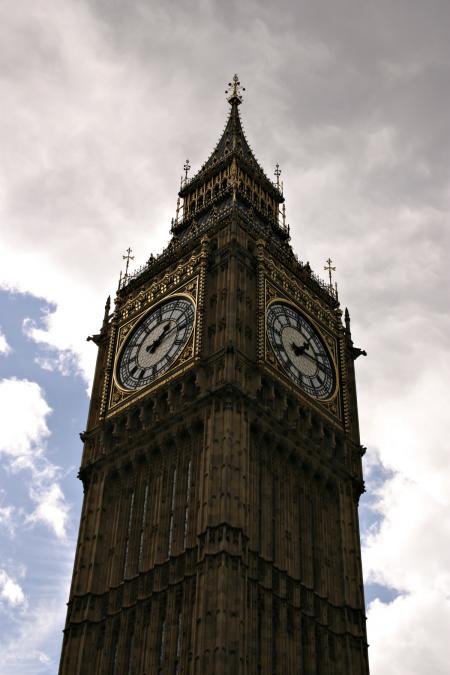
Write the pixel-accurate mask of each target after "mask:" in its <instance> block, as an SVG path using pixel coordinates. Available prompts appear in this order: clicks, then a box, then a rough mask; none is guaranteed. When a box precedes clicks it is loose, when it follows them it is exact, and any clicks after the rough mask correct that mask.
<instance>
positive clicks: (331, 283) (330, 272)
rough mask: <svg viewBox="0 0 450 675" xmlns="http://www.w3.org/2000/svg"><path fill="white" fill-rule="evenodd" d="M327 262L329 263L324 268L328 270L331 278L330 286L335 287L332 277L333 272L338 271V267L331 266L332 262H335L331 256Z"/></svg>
mask: <svg viewBox="0 0 450 675" xmlns="http://www.w3.org/2000/svg"><path fill="white" fill-rule="evenodd" d="M326 262H327V263H328V265H325V267H324V268H323V269H324V270H326V271H327V272H328V276H329V278H330V288H332V287H333V279H332V276H331V274H332V272H336V268H335V267H331V263H332V262H333V261H332V260H331V258H328V260H327V261H326Z"/></svg>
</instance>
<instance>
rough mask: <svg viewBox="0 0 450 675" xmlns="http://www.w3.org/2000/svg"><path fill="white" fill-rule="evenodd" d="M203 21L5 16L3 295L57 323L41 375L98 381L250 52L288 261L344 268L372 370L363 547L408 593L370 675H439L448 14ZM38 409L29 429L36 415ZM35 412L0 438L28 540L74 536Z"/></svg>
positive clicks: (167, 15)
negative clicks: (116, 299)
mask: <svg viewBox="0 0 450 675" xmlns="http://www.w3.org/2000/svg"><path fill="white" fill-rule="evenodd" d="M191 5H192V3H191V4H190V5H189V7H187V6H186V7H185V6H184V3H182V2H181V3H179V7H177V12H175V13H174V12H173V8H172V7H170V6H169V5H168V4H166V5H163V4H159V5H158V3H156V2H153V1H152V0H149V1H148V2H147V3H146V4H145V6H144V5H143V3H142V2H133V1H131V2H129V3H126V5H125V4H122V5H120V3H119V4H118V3H116V4H115V5H114V7H113V6H112V5H110V6H109V7H108V8H107V4H105V3H100V2H99V3H95V2H93V1H92V2H87V3H75V2H72V1H69V0H61V2H58V3H57V4H55V3H54V2H52V1H51V0H42V2H40V3H29V6H27V11H26V12H23V11H22V8H21V6H20V3H16V4H15V5H13V6H8V7H7V8H6V4H4V7H2V8H1V9H0V12H1V13H2V14H1V15H0V18H1V20H2V26H4V30H3V34H4V38H5V39H4V40H2V45H1V47H0V49H2V50H3V52H2V54H1V55H0V56H1V57H2V58H1V59H0V60H1V61H2V63H3V64H4V65H6V68H5V70H4V74H3V76H2V78H1V80H0V83H1V87H2V102H3V108H2V121H1V122H0V138H1V140H2V160H1V161H2V164H1V166H0V191H1V193H2V195H4V200H3V201H2V204H1V205H0V224H1V225H2V226H3V227H4V232H3V235H2V236H3V242H2V247H1V248H0V274H1V276H2V278H1V280H0V284H1V285H3V286H4V287H7V288H17V289H20V290H21V291H25V292H31V293H33V294H34V295H35V296H37V297H42V298H45V299H46V300H48V301H50V302H53V303H55V309H54V311H52V312H50V313H49V314H48V315H47V316H46V317H45V320H44V322H43V326H42V327H39V328H37V327H36V326H32V325H28V329H29V331H28V336H29V337H30V339H32V340H35V341H37V342H39V343H40V345H41V347H42V346H43V345H48V346H49V348H50V349H49V352H48V354H47V353H46V354H45V355H44V356H41V357H40V361H39V364H40V365H41V367H42V368H44V369H47V370H53V371H57V372H61V373H63V372H64V373H73V372H74V370H75V364H74V362H73V361H72V360H71V355H72V354H75V355H77V356H79V359H80V361H79V365H80V368H81V369H82V371H83V373H84V375H85V377H86V379H89V377H91V376H92V372H93V362H94V358H95V351H96V350H95V347H94V346H93V345H92V344H91V343H89V344H87V343H86V342H85V338H86V336H87V335H88V334H91V333H93V332H96V331H97V330H98V328H99V325H100V323H101V319H102V308H103V304H104V300H105V297H106V295H108V294H109V293H110V292H111V290H112V291H114V288H115V283H116V280H117V276H118V270H119V267H120V264H121V262H122V260H121V254H122V251H124V250H125V249H126V248H127V247H128V245H130V244H131V246H132V248H133V249H134V252H135V254H136V261H135V262H136V264H137V265H140V264H141V263H143V262H144V261H145V260H146V258H147V257H148V255H149V253H150V252H153V253H156V252H158V250H160V249H161V247H162V246H163V243H164V241H165V240H166V239H167V237H168V230H169V222H170V218H171V216H172V215H173V211H174V206H175V199H176V188H177V185H178V178H179V172H180V171H179V168H181V166H182V164H183V161H184V159H185V157H188V156H189V157H190V158H191V163H192V165H193V167H194V170H195V167H196V166H199V165H200V164H201V162H202V161H203V160H204V159H205V158H206V156H207V154H208V152H209V151H210V150H211V149H212V147H213V146H214V142H215V141H216V139H217V136H218V133H219V129H220V128H221V127H222V126H223V121H224V117H225V114H226V104H225V102H224V101H223V87H222V84H221V82H223V83H226V82H227V81H228V80H229V78H230V75H231V74H232V72H230V71H229V54H230V53H233V54H237V55H238V59H237V61H238V63H237V65H236V67H237V68H238V71H239V74H240V76H241V79H242V81H243V83H244V84H245V86H247V92H246V96H245V104H244V106H243V107H242V109H243V118H244V125H245V127H246V130H247V132H248V137H249V140H250V141H251V143H252V145H253V146H254V147H255V150H256V153H257V155H259V156H260V158H261V161H262V163H263V164H264V165H265V166H266V167H267V169H268V173H269V172H270V166H271V164H273V165H274V164H275V162H276V161H280V163H281V164H282V169H283V176H282V178H283V179H284V185H285V195H286V198H287V209H288V215H289V221H290V224H291V228H292V232H293V238H294V248H295V250H296V252H297V253H298V254H299V257H300V258H301V259H304V260H306V259H309V260H310V261H311V264H312V267H313V269H314V270H315V271H318V272H320V271H321V270H322V267H323V264H324V261H325V260H326V258H327V257H328V256H329V255H331V257H332V258H333V260H334V261H335V263H336V264H337V268H338V270H337V280H338V284H339V287H340V293H341V297H342V299H343V301H344V302H345V303H346V304H347V303H348V304H349V305H350V309H351V312H352V326H353V334H354V338H355V341H356V342H357V344H358V343H359V342H360V341H361V346H362V347H364V348H366V349H367V351H368V353H369V358H368V359H367V361H365V362H364V363H361V362H362V359H361V360H359V361H358V364H357V369H358V380H357V381H358V391H359V394H360V418H361V429H362V439H363V442H364V443H365V444H366V445H368V447H369V451H368V452H369V456H370V453H371V452H372V453H374V452H375V451H376V452H377V453H378V454H377V457H379V461H380V462H381V463H382V465H383V466H384V467H386V468H387V469H388V470H389V472H391V477H390V478H389V479H388V480H387V482H386V483H385V484H384V485H383V486H379V488H377V489H378V493H377V496H376V504H375V507H374V508H375V509H376V510H377V515H378V516H379V517H380V518H381V521H382V522H381V525H380V527H379V529H377V530H375V531H373V532H371V533H370V536H369V537H368V538H367V539H366V548H365V569H366V571H367V574H368V576H369V578H371V579H377V580H379V581H381V582H382V583H385V584H388V585H392V586H394V587H396V588H399V589H401V590H402V593H403V595H402V596H401V597H400V598H398V599H397V600H396V601H394V602H393V603H390V604H386V605H383V604H381V603H375V604H374V605H372V607H371V609H370V611H369V642H370V643H371V658H372V674H373V675H386V673H389V675H391V673H394V672H395V673H396V671H395V668H397V669H399V668H401V675H403V673H404V672H407V668H406V666H404V664H406V663H407V664H408V665H410V672H411V673H415V672H417V673H421V674H422V673H425V672H433V673H434V674H437V675H441V673H445V672H446V670H445V669H444V668H443V667H442V664H441V662H440V661H439V662H436V660H433V658H432V657H430V654H429V652H428V651H427V649H428V648H427V645H428V644H435V642H434V638H435V635H438V636H440V635H441V633H440V630H436V628H435V627H433V623H434V621H433V622H432V619H433V611H435V612H436V616H438V617H441V618H442V621H443V624H442V625H448V621H447V622H445V621H444V619H445V617H446V604H445V597H446V596H445V594H446V593H447V592H448V573H447V571H446V570H447V569H448V562H449V561H448V553H447V550H446V549H445V550H444V547H441V549H439V543H440V542H442V541H445V538H447V537H448V516H447V512H448V497H447V485H448V484H449V479H450V477H449V474H448V469H447V467H446V461H445V460H446V457H447V452H448V451H447V447H446V442H445V438H446V437H448V435H449V434H448V423H447V419H446V417H447V413H446V404H445V401H446V399H447V398H448V396H447V382H448V380H449V377H450V373H449V372H448V367H447V366H446V363H448V356H449V354H448V335H449V334H450V326H449V319H448V288H449V285H450V282H449V270H450V267H449V266H448V265H447V260H446V256H447V252H448V250H449V240H448V237H449V235H448V227H447V223H448V221H449V214H450V208H449V196H450V194H449V190H448V185H449V183H450V181H449V172H448V158H447V155H448V142H447V139H448V138H449V136H450V132H449V128H448V124H449V118H448V115H447V113H446V111H447V110H448V107H449V105H448V92H449V89H448V87H446V86H445V85H446V81H447V79H448V63H449V59H448V35H447V32H448V31H446V27H447V26H448V8H449V7H450V6H449V5H448V3H447V5H446V4H445V3H440V5H439V7H438V6H437V5H436V6H435V7H433V10H434V11H433V12H430V11H429V9H428V7H427V6H426V4H425V3H419V2H418V1H417V0H416V1H415V2H413V3H411V2H404V1H401V2H399V3H394V4H392V3H390V4H389V3H384V5H383V6H382V7H381V9H377V8H375V9H371V11H369V12H360V11H359V7H358V3H356V2H355V3H351V2H350V3H347V5H346V11H345V16H346V21H345V22H340V21H336V18H335V15H334V14H332V13H330V11H329V6H328V4H327V3H323V2H321V1H320V0H317V2H315V3H307V2H303V0H300V1H299V2H297V3H293V2H292V3H288V5H287V8H288V10H289V11H286V12H282V13H280V12H277V11H276V8H275V5H273V4H272V5H270V3H268V2H259V3H256V2H252V1H250V0H249V2H246V3H231V8H232V9H231V10H230V9H229V7H228V6H227V7H226V9H225V4H224V3H218V2H214V1H213V0H203V1H202V2H201V3H199V4H198V8H197V9H196V8H193V7H192V6H191ZM336 15H338V14H336ZM405 16H408V21H407V22H405V20H404V17H405ZM280 44H283V49H280ZM205 53H206V54H208V60H207V62H206V61H205V58H204V55H205ZM180 54H182V57H180ZM417 64H420V65H417ZM233 68H234V66H233ZM52 348H53V349H52ZM30 384H32V383H30ZM23 391H24V393H25V394H26V396H25V403H26V402H27V400H28V399H27V396H28V398H29V399H30V400H29V404H27V405H26V406H25V409H26V410H27V409H28V408H32V407H33V406H32V405H31V403H32V401H31V399H33V396H32V394H31V392H30V391H29V390H27V389H26V387H24V388H23ZM33 401H34V403H33V405H35V406H36V408H35V409H34V412H33V410H30V412H29V415H28V416H27V415H26V416H25V421H26V425H28V422H27V417H29V418H30V420H31V421H30V422H29V424H30V428H29V430H28V431H27V430H26V429H22V428H21V426H20V424H21V417H20V416H19V414H18V412H17V411H16V412H14V411H12V413H11V414H12V417H13V422H11V425H9V421H8V420H7V424H6V430H5V432H4V433H3V432H2V430H1V429H0V435H1V436H3V437H5V434H6V433H7V432H8V427H9V426H11V428H10V441H11V442H9V441H8V439H6V441H5V442H4V444H3V445H1V438H0V448H3V450H2V452H3V457H4V459H5V461H6V460H7V461H8V462H9V467H10V469H11V470H15V471H19V470H20V471H30V472H31V473H30V475H33V477H34V478H35V480H39V481H40V483H39V484H38V485H39V490H38V491H36V492H35V493H33V494H34V497H35V498H36V502H35V503H34V507H33V508H34V510H33V517H34V522H38V521H39V522H45V523H46V524H47V526H50V527H51V528H52V531H54V532H55V533H56V534H58V533H59V535H61V533H62V532H63V530H64V527H65V525H66V520H65V518H66V516H67V512H66V511H65V510H64V509H65V502H64V501H63V499H62V498H61V494H60V492H59V488H58V485H59V484H58V475H59V474H58V469H57V467H55V466H54V465H53V464H50V463H49V462H48V461H47V460H45V443H46V441H47V440H48V427H47V419H48V415H49V410H47V412H46V407H45V406H47V404H46V403H45V401H44V404H45V405H44V404H42V402H40V403H39V402H38V400H37V399H33ZM27 406H28V408H27ZM47 408H48V406H47ZM19 409H20V406H19V407H18V410H19ZM33 420H34V421H33ZM374 463H376V462H374ZM369 478H370V476H369ZM369 487H370V481H369ZM39 500H40V501H39ZM5 508H8V507H5ZM425 544H426V545H425ZM421 584H422V585H423V588H424V589H425V590H424V593H421V590H420V589H421ZM426 596H427V597H428V599H429V602H428V601H427V597H426ZM409 613H411V614H410V615H409ZM419 616H421V619H422V620H421V621H420V622H419V620H417V622H415V620H416V617H419ZM388 629H389V630H390V633H389V635H387V631H388ZM412 635H414V637H413V638H412V637H411V636H412ZM404 639H405V644H407V643H408V642H409V644H413V643H414V650H413V649H411V652H410V653H411V654H413V653H414V654H415V656H416V662H415V663H414V664H412V663H411V659H410V660H408V655H407V654H406V652H405V650H406V647H405V649H403V646H402V645H403V641H404ZM27 644H28V643H27ZM438 649H439V648H438V647H436V650H435V655H434V659H437V658H438V655H437V651H438ZM30 650H31V648H30ZM36 650H37V651H39V649H38V647H36ZM15 651H16V653H17V649H16V650H15ZM36 653H37V652H36ZM442 653H445V654H446V652H445V650H442ZM10 658H11V659H12V660H11V663H13V659H14V650H12V651H11V657H10ZM396 664H397V665H396ZM430 664H432V667H431V666H430V667H429V665H430ZM414 669H415V670H414ZM447 670H448V668H447ZM10 672H17V667H15V666H14V665H11V671H10ZM396 675H397V673H396Z"/></svg>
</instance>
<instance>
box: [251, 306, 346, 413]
mask: <svg viewBox="0 0 450 675" xmlns="http://www.w3.org/2000/svg"><path fill="white" fill-rule="evenodd" d="M276 303H278V304H282V305H288V306H289V307H292V309H294V310H295V311H296V312H298V314H300V315H302V316H304V317H305V319H306V320H307V321H308V322H309V323H310V324H311V326H312V328H313V329H314V330H315V332H316V333H317V335H318V337H319V339H320V340H321V341H322V343H323V344H324V345H325V349H326V352H327V356H328V357H329V359H330V361H331V364H332V366H333V369H334V378H333V379H334V387H333V392H332V394H331V396H327V398H317V397H315V396H312V395H311V394H308V392H306V391H304V390H303V389H302V388H301V387H300V386H299V385H297V384H296V383H295V382H294V385H295V386H296V387H297V388H298V389H300V391H301V392H302V393H304V394H306V395H307V396H309V398H311V399H312V400H313V401H315V402H317V403H324V404H327V403H329V402H330V401H332V400H333V399H335V398H336V396H337V395H338V392H339V377H338V372H339V370H338V366H337V361H336V356H337V354H336V352H337V345H336V341H335V340H334V339H333V338H332V337H331V336H329V339H326V337H325V336H324V334H323V331H322V329H321V328H320V327H319V326H318V325H317V323H316V322H315V321H314V319H313V318H312V317H311V316H310V315H309V314H308V313H307V312H305V311H304V310H303V309H300V307H299V306H298V304H296V303H295V302H292V300H290V299H288V298H286V297H284V296H282V295H280V296H278V297H275V298H273V299H272V300H270V301H269V302H268V303H267V304H266V307H265V317H264V326H265V337H266V340H265V360H266V361H267V362H268V363H270V364H271V365H272V366H273V364H274V363H277V365H279V366H281V372H283V373H285V374H286V377H287V379H288V380H289V381H290V382H292V379H291V378H290V377H289V375H288V373H287V372H286V369H285V368H283V366H282V365H281V363H280V362H279V360H278V359H277V356H276V354H275V351H274V349H273V347H272V344H271V342H270V338H269V336H268V333H267V317H268V313H269V310H270V307H271V306H272V305H274V304H276ZM331 345H332V346H333V348H334V351H335V353H334V354H333V350H332V349H330V346H331Z"/></svg>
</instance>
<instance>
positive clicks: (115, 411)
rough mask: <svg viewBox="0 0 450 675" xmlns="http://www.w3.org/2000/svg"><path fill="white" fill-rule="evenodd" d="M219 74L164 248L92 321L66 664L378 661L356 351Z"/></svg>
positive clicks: (214, 667)
mask: <svg viewBox="0 0 450 675" xmlns="http://www.w3.org/2000/svg"><path fill="white" fill-rule="evenodd" d="M228 94H229V96H228V101H229V104H230V106H231V109H230V113H229V117H228V121H227V124H226V127H225V130H224V132H223V135H222V137H221V138H220V140H219V142H218V144H217V146H216V148H215V150H214V151H213V153H212V154H211V156H210V157H209V159H208V160H207V161H206V162H205V164H204V165H203V166H202V167H201V169H200V170H199V171H198V173H197V174H196V175H195V176H194V177H193V178H191V179H189V178H188V177H187V169H188V168H189V165H188V163H187V164H186V176H185V178H184V179H183V181H182V184H181V189H180V192H179V203H178V209H177V217H176V219H175V220H174V221H173V222H172V238H171V241H170V243H169V245H168V247H167V248H166V249H165V250H164V251H163V252H162V253H161V255H159V256H157V257H153V256H151V258H150V259H149V261H148V263H147V264H146V265H145V266H144V267H143V268H142V269H140V270H138V271H137V272H136V273H134V274H132V275H130V274H128V272H127V273H126V274H125V276H124V277H123V278H122V279H121V283H120V286H119V289H118V292H117V296H116V299H115V309H114V311H113V312H111V310H110V306H109V302H108V303H107V305H106V308H105V316H104V321H103V325H102V328H101V330H100V332H99V334H98V335H95V336H93V337H92V339H93V340H94V341H95V343H96V344H97V345H98V359H97V366H96V371H95V378H94V385H93V390H92V399H91V405H90V410H89V417H88V423H87V429H86V431H85V432H84V433H83V434H82V440H83V442H84V450H83V458H82V463H81V469H80V474H79V475H80V478H81V480H82V482H83V487H84V502H83V509H82V515H81V522H80V530H79V538H78V546H77V551H76V556H75V564H74V572H73V580H72V586H71V590H70V599H69V603H68V612H67V621H66V626H65V630H64V641H63V650H62V656H61V665H60V673H61V675H74V674H76V673H77V674H80V675H91V674H92V675H94V674H95V675H100V674H102V675H107V674H108V675H177V674H179V675H182V674H183V675H187V674H195V675H209V674H217V675H228V674H230V675H231V674H232V675H275V674H278V675H320V674H322V675H350V674H351V675H367V674H368V672H369V669H368V659H367V641H366V628H365V612H364V596H363V582H362V573H361V553H360V538H359V526H358V512H357V507H358V500H359V497H360V495H361V493H362V491H363V481H362V473H361V456H362V454H363V451H364V449H363V447H362V446H361V445H360V440H359V431H358V414H357V402H356V390H355V378H354V359H355V357H356V356H357V355H358V354H359V353H360V350H358V349H356V348H355V347H354V346H353V343H352V338H351V334H350V319H349V317H348V313H347V312H346V315H345V318H344V322H343V321H342V311H341V309H340V307H339V302H338V299H337V293H336V290H335V288H334V287H333V286H332V284H331V283H330V284H325V283H323V282H322V281H320V280H319V279H318V278H317V277H316V276H315V275H314V274H313V273H312V271H311V269H310V267H309V265H308V264H306V265H305V264H303V263H302V262H300V261H299V259H298V258H297V257H296V256H295V255H294V253H293V251H292V249H291V246H290V243H289V231H288V227H287V226H286V225H285V219H284V215H283V214H284V197H283V193H282V187H281V184H280V182H279V170H278V167H277V170H276V172H275V175H276V180H275V181H274V182H272V181H271V180H269V178H268V177H267V176H266V175H265V173H264V171H263V170H262V168H261V167H260V165H259V164H258V162H257V160H256V159H255V157H254V155H253V153H252V150H251V149H250V147H249V145H248V143H247V140H246V138H245V135H244V132H243V129H242V125H241V120H240V115H239V105H240V104H241V102H242V95H241V88H240V85H239V81H238V79H237V77H235V78H234V80H233V82H232V83H231V86H230V90H229V92H228ZM129 254H130V251H128V255H129ZM329 265H330V266H331V262H329Z"/></svg>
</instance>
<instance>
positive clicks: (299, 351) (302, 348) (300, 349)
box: [291, 340, 309, 356]
mask: <svg viewBox="0 0 450 675" xmlns="http://www.w3.org/2000/svg"><path fill="white" fill-rule="evenodd" d="M291 347H292V351H293V352H294V354H295V356H301V355H302V354H304V353H305V349H308V348H309V340H307V341H305V342H304V343H303V344H302V345H301V346H300V347H299V346H298V345H296V344H295V342H293V343H292V345H291Z"/></svg>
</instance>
